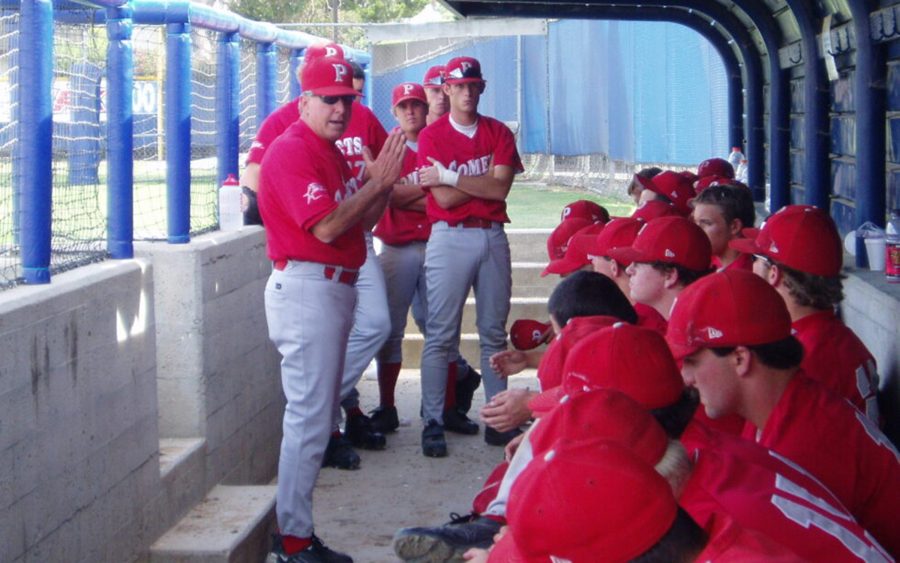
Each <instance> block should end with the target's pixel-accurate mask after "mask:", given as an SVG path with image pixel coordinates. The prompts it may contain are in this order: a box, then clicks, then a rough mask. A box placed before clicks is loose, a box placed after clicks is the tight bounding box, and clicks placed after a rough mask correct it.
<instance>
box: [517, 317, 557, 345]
mask: <svg viewBox="0 0 900 563" xmlns="http://www.w3.org/2000/svg"><path fill="white" fill-rule="evenodd" d="M552 328H553V327H552V326H550V323H542V322H540V321H535V320H533V319H518V320H517V321H515V322H514V323H513V324H512V326H511V327H509V341H510V342H511V343H512V345H513V348H515V349H516V350H533V349H535V348H537V347H538V346H540V345H541V344H543V343H544V342H546V341H547V337H549V336H550V334H551V332H552V330H551V329H552Z"/></svg>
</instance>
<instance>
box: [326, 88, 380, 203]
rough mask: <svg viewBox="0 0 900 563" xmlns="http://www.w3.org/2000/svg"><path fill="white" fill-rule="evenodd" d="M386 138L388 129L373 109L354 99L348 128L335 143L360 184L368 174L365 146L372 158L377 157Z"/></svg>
mask: <svg viewBox="0 0 900 563" xmlns="http://www.w3.org/2000/svg"><path fill="white" fill-rule="evenodd" d="M386 140H387V131H385V130H384V127H383V126H382V125H381V122H380V121H378V118H377V117H375V114H374V113H372V110H370V109H369V108H367V107H366V106H364V105H362V104H361V103H359V102H357V101H354V102H353V110H352V112H351V113H350V123H348V124H347V130H346V131H344V134H343V135H342V136H341V138H340V139H338V140H337V141H335V143H334V144H335V145H337V148H338V150H340V151H341V154H343V155H344V157H345V158H346V159H347V162H348V163H349V164H350V168H351V169H352V170H353V175H354V176H355V177H356V179H357V181H359V185H360V186H361V185H363V182H364V181H365V175H366V161H365V160H364V159H363V147H369V150H370V151H371V152H372V158H375V157H377V156H378V153H380V152H381V147H383V146H384V142H385V141H386Z"/></svg>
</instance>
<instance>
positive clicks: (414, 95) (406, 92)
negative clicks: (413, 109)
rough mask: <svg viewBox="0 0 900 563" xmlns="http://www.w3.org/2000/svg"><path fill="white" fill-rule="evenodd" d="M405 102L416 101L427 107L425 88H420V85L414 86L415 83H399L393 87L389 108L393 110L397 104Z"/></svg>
mask: <svg viewBox="0 0 900 563" xmlns="http://www.w3.org/2000/svg"><path fill="white" fill-rule="evenodd" d="M406 100H416V101H417V102H422V103H423V104H426V105H427V104H428V100H427V99H426V98H425V88H422V85H421V84H416V83H415V82H401V83H400V84H397V85H396V86H394V90H393V91H392V92H391V107H392V108H395V107H397V104H399V103H400V102H405V101H406Z"/></svg>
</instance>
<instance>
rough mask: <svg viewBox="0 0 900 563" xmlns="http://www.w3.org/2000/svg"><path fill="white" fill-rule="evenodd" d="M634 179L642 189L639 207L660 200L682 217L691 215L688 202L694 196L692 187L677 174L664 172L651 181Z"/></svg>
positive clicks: (640, 178)
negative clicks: (669, 205)
mask: <svg viewBox="0 0 900 563" xmlns="http://www.w3.org/2000/svg"><path fill="white" fill-rule="evenodd" d="M635 179H637V180H638V181H639V182H640V183H641V185H642V186H643V187H644V189H643V191H642V192H641V197H640V201H639V202H638V205H639V206H640V205H641V204H644V203H646V202H648V201H653V200H662V201H664V202H666V203H671V204H672V206H673V207H675V210H676V211H678V213H680V214H681V215H683V216H684V217H687V216H688V215H690V214H691V206H690V201H691V199H693V197H694V195H695V193H694V185H693V183H692V182H691V181H690V180H689V179H687V178H685V177H684V176H682V175H681V174H679V173H678V172H672V171H671V170H666V171H665V172H661V173H659V174H657V175H656V176H654V177H653V178H652V179H649V178H642V177H640V176H635Z"/></svg>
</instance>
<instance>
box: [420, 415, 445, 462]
mask: <svg viewBox="0 0 900 563" xmlns="http://www.w3.org/2000/svg"><path fill="white" fill-rule="evenodd" d="M422 453H423V454H425V457H447V440H446V439H445V438H444V427H443V426H441V425H440V424H438V422H437V421H436V420H434V419H433V418H432V419H431V420H429V421H428V424H426V425H425V429H424V430H422Z"/></svg>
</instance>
